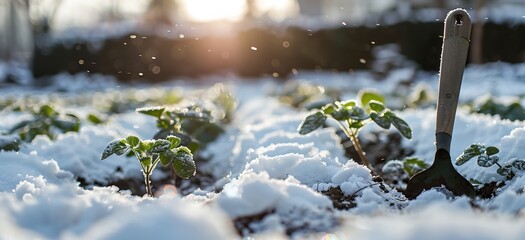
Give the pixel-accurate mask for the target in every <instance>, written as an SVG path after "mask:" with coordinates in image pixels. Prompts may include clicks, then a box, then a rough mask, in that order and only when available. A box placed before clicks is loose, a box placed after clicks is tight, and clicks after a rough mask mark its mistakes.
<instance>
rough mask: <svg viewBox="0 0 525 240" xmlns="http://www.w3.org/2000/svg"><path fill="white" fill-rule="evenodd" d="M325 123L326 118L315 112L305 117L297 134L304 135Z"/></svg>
mask: <svg viewBox="0 0 525 240" xmlns="http://www.w3.org/2000/svg"><path fill="white" fill-rule="evenodd" d="M325 121H326V116H325V115H324V114H323V113H321V112H316V113H314V114H311V115H309V116H307V117H306V118H305V119H304V120H303V122H302V123H301V124H300V125H299V128H298V129H297V130H298V131H299V134H301V135H305V134H308V133H311V132H313V131H314V130H315V129H318V128H319V127H321V126H322V125H323V123H324V122H325Z"/></svg>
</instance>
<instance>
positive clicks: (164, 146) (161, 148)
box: [150, 139, 171, 153]
mask: <svg viewBox="0 0 525 240" xmlns="http://www.w3.org/2000/svg"><path fill="white" fill-rule="evenodd" d="M170 147H171V142H170V141H168V140H165V139H157V140H155V142H154V143H153V147H152V148H151V150H150V152H152V153H162V152H165V151H168V150H170Z"/></svg>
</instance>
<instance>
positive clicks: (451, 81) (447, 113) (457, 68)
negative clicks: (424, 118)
mask: <svg viewBox="0 0 525 240" xmlns="http://www.w3.org/2000/svg"><path fill="white" fill-rule="evenodd" d="M470 29H471V20H470V17H469V15H468V13H467V12H466V11H465V10H463V9H455V10H452V11H450V12H449V13H448V15H447V18H446V19H445V31H444V37H443V49H442V52H441V65H440V74H439V90H438V101H437V114H436V134H437V133H446V134H448V135H450V136H452V130H453V128H454V119H455V116H456V108H457V105H458V97H459V90H460V87H461V80H462V78H463V70H464V68H465V62H466V60H467V53H468V47H469V41H470Z"/></svg>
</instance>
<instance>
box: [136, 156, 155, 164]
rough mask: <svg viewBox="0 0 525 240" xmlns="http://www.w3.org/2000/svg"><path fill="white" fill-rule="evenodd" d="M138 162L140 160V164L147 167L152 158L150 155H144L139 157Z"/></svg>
mask: <svg viewBox="0 0 525 240" xmlns="http://www.w3.org/2000/svg"><path fill="white" fill-rule="evenodd" d="M139 162H140V164H141V165H142V166H144V167H149V166H151V164H152V163H153V160H152V158H151V156H145V157H141V158H140V159H139Z"/></svg>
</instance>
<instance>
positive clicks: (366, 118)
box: [298, 91, 412, 170]
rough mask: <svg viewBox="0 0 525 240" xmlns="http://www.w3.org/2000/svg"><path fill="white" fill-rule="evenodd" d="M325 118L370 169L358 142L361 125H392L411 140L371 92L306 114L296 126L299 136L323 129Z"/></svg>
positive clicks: (406, 129)
mask: <svg viewBox="0 0 525 240" xmlns="http://www.w3.org/2000/svg"><path fill="white" fill-rule="evenodd" d="M328 118H332V119H334V120H335V121H336V122H337V123H338V125H339V127H340V128H341V130H342V131H343V132H344V133H345V135H346V136H347V137H348V138H349V139H350V140H351V141H352V143H353V146H354V148H355V150H356V151H357V153H358V155H359V157H360V158H361V160H362V162H363V164H364V165H365V166H367V167H368V168H369V169H371V170H372V167H371V166H370V162H369V161H368V159H367V158H366V156H365V153H364V152H363V148H362V147H361V143H360V142H359V138H358V135H359V132H360V130H361V129H363V127H364V126H366V125H367V124H370V123H376V124H377V125H378V126H380V127H381V128H384V129H389V128H390V126H391V125H394V127H395V128H397V130H399V132H400V133H401V135H403V136H404V137H405V138H407V139H411V138H412V129H411V128H410V126H408V124H407V123H406V122H405V121H404V120H403V119H401V118H399V117H398V116H397V115H396V114H395V113H394V112H392V110H390V109H389V108H387V107H386V106H385V99H384V97H383V96H381V95H380V94H378V93H376V92H374V91H361V92H359V94H358V100H351V101H346V102H339V101H336V102H334V103H330V104H327V105H325V106H324V107H322V108H321V110H318V111H315V112H314V113H312V114H310V115H308V116H307V117H306V118H305V119H304V120H303V121H302V122H301V124H300V125H299V127H298V131H299V133H300V134H308V133H310V132H313V131H314V130H316V129H318V128H319V127H321V126H323V125H324V123H325V121H326V120H327V119H328Z"/></svg>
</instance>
